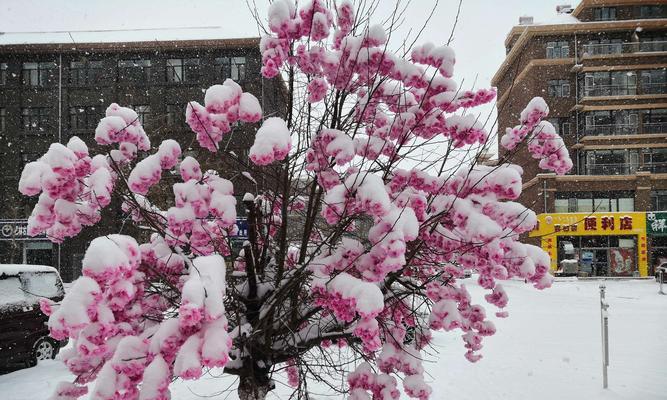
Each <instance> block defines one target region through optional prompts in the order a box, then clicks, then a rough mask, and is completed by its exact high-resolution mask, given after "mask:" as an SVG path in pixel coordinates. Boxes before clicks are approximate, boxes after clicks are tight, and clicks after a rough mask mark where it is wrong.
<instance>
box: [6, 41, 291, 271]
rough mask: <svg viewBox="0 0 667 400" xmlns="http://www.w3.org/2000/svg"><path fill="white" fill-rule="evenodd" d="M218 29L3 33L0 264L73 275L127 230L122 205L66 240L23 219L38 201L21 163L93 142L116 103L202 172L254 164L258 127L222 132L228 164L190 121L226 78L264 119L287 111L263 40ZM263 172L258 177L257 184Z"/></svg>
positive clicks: (239, 183) (228, 172)
mask: <svg viewBox="0 0 667 400" xmlns="http://www.w3.org/2000/svg"><path fill="white" fill-rule="evenodd" d="M216 35H219V32H214V33H210V32H205V31H203V32H195V33H194V34H191V33H187V35H183V36H187V39H171V38H170V39H165V37H170V36H173V32H160V31H152V32H150V31H149V32H140V33H139V35H138V36H140V38H138V39H136V40H135V39H134V38H132V36H133V34H132V32H123V31H117V32H107V33H97V32H95V33H88V34H87V33H85V32H84V33H81V32H79V33H76V34H74V35H72V34H70V33H60V34H55V35H54V34H36V35H33V36H30V37H28V38H26V37H25V36H26V35H14V36H12V34H5V35H3V36H2V37H1V38H0V74H1V75H0V160H1V161H2V171H1V172H0V263H21V262H27V263H37V264H47V265H53V266H55V267H57V268H58V269H59V270H60V271H61V275H62V276H63V278H64V279H65V280H66V281H69V280H72V279H73V278H76V277H77V276H78V274H79V273H80V263H81V259H82V257H83V253H84V251H85V248H86V246H87V243H88V242H89V241H90V240H92V239H93V238H95V237H97V236H99V235H101V234H107V233H111V232H119V231H122V230H123V229H126V228H125V227H124V223H125V219H124V216H123V215H122V214H121V213H120V211H119V207H118V206H117V205H116V206H115V207H113V206H112V207H109V208H108V209H107V210H105V215H103V220H102V222H100V223H99V224H98V225H97V226H95V227H91V228H86V229H84V231H82V233H81V234H80V235H79V236H77V237H76V238H74V239H70V240H66V241H65V243H63V244H62V245H53V244H51V242H49V241H48V240H46V238H29V237H27V235H25V228H26V218H27V216H28V215H29V213H30V211H31V210H32V207H33V205H34V201H35V200H34V199H28V198H25V197H24V196H22V195H20V194H19V193H18V190H17V187H18V179H19V177H20V174H21V171H22V169H23V166H24V165H25V164H26V163H28V162H30V161H33V160H35V159H37V158H39V157H40V156H41V155H42V154H44V153H45V152H46V150H47V149H48V146H49V144H50V143H52V142H61V143H67V141H68V140H69V138H70V137H71V136H74V135H76V136H79V137H80V138H81V139H83V140H84V142H86V144H88V146H90V147H93V146H94V139H93V137H94V131H95V127H96V126H97V123H98V121H99V119H100V118H101V117H103V116H104V111H105V109H106V107H107V106H108V105H109V104H111V103H114V102H115V103H118V104H120V105H122V106H129V107H132V108H133V109H134V110H135V111H136V112H137V113H138V114H139V117H140V119H141V121H142V123H143V124H144V127H145V129H146V132H147V133H148V135H149V137H150V138H151V140H152V142H153V143H154V144H155V143H159V142H160V141H161V140H162V139H164V138H167V137H169V138H173V139H176V140H177V141H178V142H179V143H180V145H181V148H182V149H183V150H184V151H185V152H186V153H187V154H194V155H195V156H196V158H197V159H198V160H199V161H200V162H201V163H202V167H203V168H204V169H207V168H215V169H216V170H219V171H221V174H222V175H223V176H225V177H229V178H231V177H233V176H238V175H239V170H240V169H245V170H252V167H250V166H249V165H248V158H247V155H248V149H249V148H250V146H251V145H252V143H253V140H254V132H255V130H256V128H257V126H247V125H241V126H238V127H235V128H234V130H233V131H232V132H231V133H230V134H228V135H227V136H226V137H225V139H224V140H223V143H222V144H221V146H223V147H224V148H226V149H227V150H229V151H233V152H234V154H236V155H237V156H238V158H239V160H238V161H236V163H230V162H227V161H224V160H222V159H221V158H220V157H219V156H216V155H214V154H212V153H209V152H208V151H200V147H199V145H198V144H197V143H196V141H195V140H194V134H193V133H192V131H190V129H189V128H188V127H187V125H186V124H185V122H184V119H185V106H186V104H187V102H188V101H191V100H194V101H199V102H203V96H204V90H205V89H206V88H208V87H209V86H211V85H213V84H216V83H222V82H223V81H224V79H226V78H232V79H234V80H235V81H237V82H238V83H239V84H241V86H242V87H243V89H244V90H245V91H248V92H251V93H252V94H254V95H255V96H256V97H257V98H258V99H259V100H260V103H261V104H262V107H263V110H264V113H265V115H276V114H278V115H281V114H283V110H282V108H281V105H282V104H285V102H284V98H283V97H282V96H283V95H284V90H283V88H284V86H282V85H280V84H279V81H278V80H276V79H274V80H265V79H263V78H262V76H261V75H260V68H261V55H260V52H259V47H258V45H259V39H258V38H246V39H215V37H219V36H216ZM125 38H130V39H129V40H125ZM75 39H76V40H75ZM117 39H120V40H124V41H122V42H121V41H117ZM239 161H240V164H239ZM261 177H262V175H259V174H258V175H256V176H255V179H257V180H259V182H258V185H260V186H261V185H262V184H263V182H261ZM234 183H235V185H236V189H237V192H238V193H241V194H242V193H244V192H245V191H255V190H256V187H252V186H254V185H253V184H249V182H248V180H244V179H236V180H235V181H234ZM244 185H245V186H244ZM239 204H240V202H239ZM239 211H240V212H242V211H243V210H239Z"/></svg>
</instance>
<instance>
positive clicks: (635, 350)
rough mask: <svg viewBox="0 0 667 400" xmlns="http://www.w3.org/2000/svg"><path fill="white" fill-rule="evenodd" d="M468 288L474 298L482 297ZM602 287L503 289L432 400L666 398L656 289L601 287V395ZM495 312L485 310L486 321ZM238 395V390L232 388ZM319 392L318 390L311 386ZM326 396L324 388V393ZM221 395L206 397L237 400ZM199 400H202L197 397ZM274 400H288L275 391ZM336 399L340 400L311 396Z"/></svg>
mask: <svg viewBox="0 0 667 400" xmlns="http://www.w3.org/2000/svg"><path fill="white" fill-rule="evenodd" d="M468 281H469V282H470V283H468V285H469V286H470V291H471V294H473V296H474V297H475V298H476V299H479V298H481V294H482V289H480V288H479V287H477V285H476V284H474V281H473V280H468ZM600 283H601V281H577V280H564V281H559V282H556V283H555V284H554V286H553V287H552V288H551V289H547V290H545V291H538V290H535V289H533V288H532V287H531V286H528V285H525V284H524V283H523V282H518V281H511V282H507V283H505V285H504V286H505V289H506V290H507V293H508V295H509V298H510V302H509V306H508V310H509V313H510V316H509V318H507V319H501V320H496V326H497V328H498V333H497V334H496V335H495V336H493V337H490V338H486V339H485V341H484V343H485V346H484V348H483V349H482V354H483V355H484V358H483V359H482V360H480V361H479V362H478V363H476V364H470V363H469V362H468V361H466V360H465V358H464V357H463V354H464V352H465V351H464V350H465V349H464V348H463V343H462V341H461V340H460V336H459V334H458V333H439V334H437V335H436V336H435V345H436V350H438V351H439V355H437V360H436V354H433V355H432V356H431V357H430V360H431V361H430V362H428V363H427V365H426V369H427V372H428V374H429V375H430V380H431V384H432V386H433V389H434V395H433V397H432V398H433V399H434V400H440V399H456V400H484V399H494V400H501V399H507V400H551V399H553V400H563V399H573V400H577V399H586V400H595V399H604V400H615V399H628V400H639V399H641V400H654V399H655V400H657V399H667V389H666V386H665V380H666V379H667V296H661V295H658V294H657V293H658V285H657V284H656V283H655V282H653V281H646V280H644V281H606V282H605V284H606V285H607V299H608V302H609V304H610V309H609V336H610V367H609V389H608V390H603V389H602V377H601V363H602V361H601V344H600V308H599V290H598V286H599V284H600ZM491 311H493V310H492V307H491V306H488V307H487V312H488V313H490V314H491ZM67 379H71V377H70V375H69V373H68V372H67V370H66V369H65V368H64V366H62V364H60V363H59V362H57V361H52V362H45V363H43V364H40V365H39V366H38V367H35V368H31V369H25V370H22V371H17V372H13V373H10V374H6V375H0V393H1V395H0V398H3V399H12V400H44V399H47V398H48V397H49V396H50V394H51V390H52V389H53V388H54V387H55V385H56V384H57V383H58V381H60V380H67ZM232 384H233V379H232V378H225V379H218V378H213V377H211V376H205V377H204V378H202V380H201V381H199V382H183V381H178V382H176V383H175V384H173V385H172V394H173V396H172V397H173V398H174V399H178V400H195V399H200V398H201V397H199V396H211V395H215V394H218V393H221V392H223V391H225V390H228V389H229V386H230V385H232ZM232 387H234V386H232ZM311 387H312V388H313V389H315V390H313V392H317V391H318V390H317V389H318V388H319V387H318V386H317V385H316V384H315V385H313V386H311ZM321 390H322V391H325V389H324V388H321ZM228 394H230V393H229V392H224V393H222V394H220V395H219V396H213V397H212V398H220V399H225V398H228V399H235V398H236V395H235V393H233V392H232V393H231V395H230V396H227V395H228ZM198 395H199V396H198ZM270 398H273V399H286V398H288V390H286V389H285V388H284V387H283V385H281V384H278V389H277V390H276V391H275V392H274V395H273V396H270ZM315 398H317V399H337V398H340V396H339V395H331V396H321V395H320V396H315Z"/></svg>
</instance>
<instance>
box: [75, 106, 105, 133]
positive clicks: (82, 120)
mask: <svg viewBox="0 0 667 400" xmlns="http://www.w3.org/2000/svg"><path fill="white" fill-rule="evenodd" d="M103 117H104V110H103V109H102V108H101V107H95V106H79V107H70V109H69V127H70V129H95V128H96V127H97V124H99V122H100V119H102V118H103Z"/></svg>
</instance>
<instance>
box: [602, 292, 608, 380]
mask: <svg viewBox="0 0 667 400" xmlns="http://www.w3.org/2000/svg"><path fill="white" fill-rule="evenodd" d="M605 290H606V287H605V285H604V283H603V284H601V285H600V319H601V321H600V322H601V329H602V388H604V389H607V387H608V386H609V382H608V377H607V367H609V315H608V313H607V309H608V308H609V303H607V301H606V299H605Z"/></svg>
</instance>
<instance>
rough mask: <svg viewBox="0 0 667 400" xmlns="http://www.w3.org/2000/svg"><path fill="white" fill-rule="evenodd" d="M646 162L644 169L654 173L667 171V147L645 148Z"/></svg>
mask: <svg viewBox="0 0 667 400" xmlns="http://www.w3.org/2000/svg"><path fill="white" fill-rule="evenodd" d="M643 158H644V160H643V161H644V162H643V165H642V169H643V170H644V171H649V172H652V173H654V174H663V173H665V172H667V149H664V148H658V149H645V150H644V153H643Z"/></svg>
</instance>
